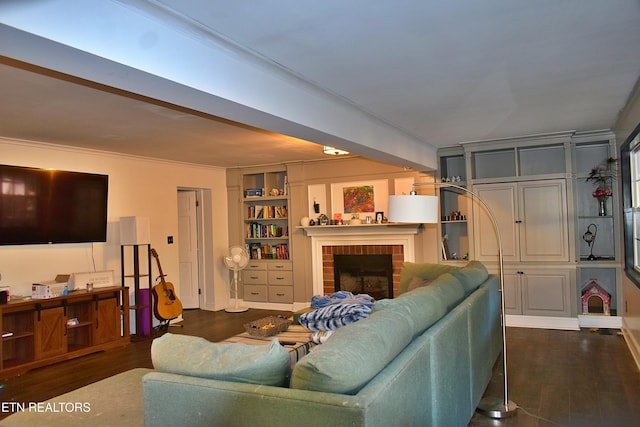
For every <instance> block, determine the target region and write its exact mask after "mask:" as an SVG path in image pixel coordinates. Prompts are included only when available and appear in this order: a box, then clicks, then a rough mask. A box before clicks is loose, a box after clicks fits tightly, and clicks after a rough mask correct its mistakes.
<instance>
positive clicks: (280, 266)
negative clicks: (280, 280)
mask: <svg viewBox="0 0 640 427" xmlns="http://www.w3.org/2000/svg"><path fill="white" fill-rule="evenodd" d="M275 267H276V268H279V269H281V270H282V269H283V268H284V265H276V266H275Z"/></svg>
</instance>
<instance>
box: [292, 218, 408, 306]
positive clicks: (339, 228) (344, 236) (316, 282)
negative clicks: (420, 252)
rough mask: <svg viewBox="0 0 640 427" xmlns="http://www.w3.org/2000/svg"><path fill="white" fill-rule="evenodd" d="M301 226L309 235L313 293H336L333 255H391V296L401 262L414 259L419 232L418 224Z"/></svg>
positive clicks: (396, 283) (395, 288)
mask: <svg viewBox="0 0 640 427" xmlns="http://www.w3.org/2000/svg"><path fill="white" fill-rule="evenodd" d="M303 229H304V232H305V234H306V235H307V236H308V237H310V238H311V258H312V259H311V266H312V275H313V295H327V294H331V293H333V292H335V288H334V272H333V255H335V254H342V255H350V254H353V255H359V254H366V253H371V254H390V255H392V266H393V289H394V295H397V289H398V284H399V279H400V269H401V267H402V263H403V262H404V261H409V262H415V242H414V240H415V235H416V234H418V232H419V225H417V224H416V225H412V224H366V225H365V224H363V225H360V226H355V225H354V226H350V225H335V226H334V225H322V226H311V227H303Z"/></svg>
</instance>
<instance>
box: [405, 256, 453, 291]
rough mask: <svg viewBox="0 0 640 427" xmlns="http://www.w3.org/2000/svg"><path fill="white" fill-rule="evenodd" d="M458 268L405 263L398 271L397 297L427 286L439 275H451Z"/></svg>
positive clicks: (445, 265) (443, 265) (444, 265)
mask: <svg viewBox="0 0 640 427" xmlns="http://www.w3.org/2000/svg"><path fill="white" fill-rule="evenodd" d="M458 268H459V267H455V266H452V265H447V264H432V263H415V262H405V263H403V264H402V270H400V283H399V285H398V295H402V294H403V293H405V292H408V291H411V290H413V289H415V288H418V287H421V286H425V285H428V284H430V282H432V281H433V280H435V279H436V278H437V277H438V276H440V275H441V274H444V273H451V272H452V271H454V270H457V269H458Z"/></svg>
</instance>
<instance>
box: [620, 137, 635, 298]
mask: <svg viewBox="0 0 640 427" xmlns="http://www.w3.org/2000/svg"><path fill="white" fill-rule="evenodd" d="M620 161H621V168H622V193H623V194H622V196H623V204H624V252H625V256H624V257H625V268H624V269H625V272H626V274H627V276H628V277H629V279H630V280H631V281H633V282H634V283H635V284H636V286H638V287H640V125H638V126H637V127H636V129H635V130H634V131H633V132H632V133H631V135H630V136H629V138H628V139H627V140H626V141H625V143H624V144H622V146H621V147H620Z"/></svg>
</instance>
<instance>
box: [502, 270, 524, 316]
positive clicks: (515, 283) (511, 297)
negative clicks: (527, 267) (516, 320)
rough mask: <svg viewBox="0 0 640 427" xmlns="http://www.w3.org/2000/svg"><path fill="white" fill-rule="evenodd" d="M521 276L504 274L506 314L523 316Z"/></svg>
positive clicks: (513, 273)
mask: <svg viewBox="0 0 640 427" xmlns="http://www.w3.org/2000/svg"><path fill="white" fill-rule="evenodd" d="M519 276H520V275H519V274H518V273H516V272H508V271H505V273H504V284H503V288H504V312H505V313H506V314H522V292H521V289H522V288H521V287H520V277H519Z"/></svg>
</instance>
